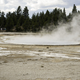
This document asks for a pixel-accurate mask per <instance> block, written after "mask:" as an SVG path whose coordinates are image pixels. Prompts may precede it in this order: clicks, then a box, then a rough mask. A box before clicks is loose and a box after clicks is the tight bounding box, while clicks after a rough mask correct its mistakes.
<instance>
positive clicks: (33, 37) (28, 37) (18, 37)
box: [0, 33, 79, 45]
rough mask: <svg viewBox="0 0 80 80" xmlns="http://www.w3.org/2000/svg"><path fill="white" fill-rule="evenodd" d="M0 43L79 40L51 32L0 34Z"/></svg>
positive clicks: (69, 41)
mask: <svg viewBox="0 0 80 80" xmlns="http://www.w3.org/2000/svg"><path fill="white" fill-rule="evenodd" d="M0 35H1V36H0V43H1V44H25V45H76V44H79V41H74V40H72V39H64V38H59V37H55V36H53V35H52V34H45V35H44V34H27V33H25V34H21V33H20V34H15V33H14V34H10V33H7V34H4V35H2V34H0Z"/></svg>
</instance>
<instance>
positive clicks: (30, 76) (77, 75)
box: [0, 35, 80, 80]
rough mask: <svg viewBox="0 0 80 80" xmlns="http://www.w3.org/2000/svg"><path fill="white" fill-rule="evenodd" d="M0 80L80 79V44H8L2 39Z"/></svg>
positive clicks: (0, 46)
mask: <svg viewBox="0 0 80 80" xmlns="http://www.w3.org/2000/svg"><path fill="white" fill-rule="evenodd" d="M1 36H2V35H1ZM2 42H3V43H2ZM0 80H80V46H79V45H64V46H63V45H62V46H61V45H54V46H50V45H22V44H8V43H4V40H3V39H2V41H1V43H0Z"/></svg>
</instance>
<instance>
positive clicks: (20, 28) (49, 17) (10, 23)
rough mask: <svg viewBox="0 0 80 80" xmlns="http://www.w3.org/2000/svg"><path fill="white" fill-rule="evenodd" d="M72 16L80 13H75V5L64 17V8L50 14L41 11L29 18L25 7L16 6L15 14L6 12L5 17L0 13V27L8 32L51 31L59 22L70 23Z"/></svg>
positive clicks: (54, 10)
mask: <svg viewBox="0 0 80 80" xmlns="http://www.w3.org/2000/svg"><path fill="white" fill-rule="evenodd" d="M74 14H80V11H78V12H77V8H76V6H75V4H74V5H73V9H72V13H69V15H66V10H65V8H64V9H63V10H62V9H57V8H55V9H53V11H52V12H49V10H47V11H46V12H45V13H44V12H43V11H42V12H40V13H37V14H33V15H32V17H31V18H30V17H29V10H28V8H27V6H25V8H24V9H23V10H22V9H21V6H18V8H17V10H16V11H15V12H12V13H11V12H8V13H7V14H6V17H5V13H4V12H1V11H0V27H1V28H4V27H6V31H8V32H10V31H11V32H12V31H16V32H39V31H40V30H42V29H46V30H49V31H52V29H55V28H57V25H58V24H59V22H63V23H67V22H70V21H71V20H72V18H73V16H74Z"/></svg>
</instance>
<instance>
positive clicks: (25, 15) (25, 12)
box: [23, 6, 29, 19]
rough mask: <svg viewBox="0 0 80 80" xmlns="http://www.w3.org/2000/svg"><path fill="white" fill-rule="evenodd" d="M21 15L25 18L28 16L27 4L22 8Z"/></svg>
mask: <svg viewBox="0 0 80 80" xmlns="http://www.w3.org/2000/svg"><path fill="white" fill-rule="evenodd" d="M23 16H24V18H25V19H26V18H27V17H29V10H28V8H27V6H26V7H25V8H24V10H23Z"/></svg>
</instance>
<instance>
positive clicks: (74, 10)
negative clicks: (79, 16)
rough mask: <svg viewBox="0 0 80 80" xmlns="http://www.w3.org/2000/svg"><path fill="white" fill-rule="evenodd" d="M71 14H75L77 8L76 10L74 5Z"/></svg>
mask: <svg viewBox="0 0 80 80" xmlns="http://www.w3.org/2000/svg"><path fill="white" fill-rule="evenodd" d="M72 13H73V14H75V13H77V8H76V5H75V4H74V5H73V9H72Z"/></svg>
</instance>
